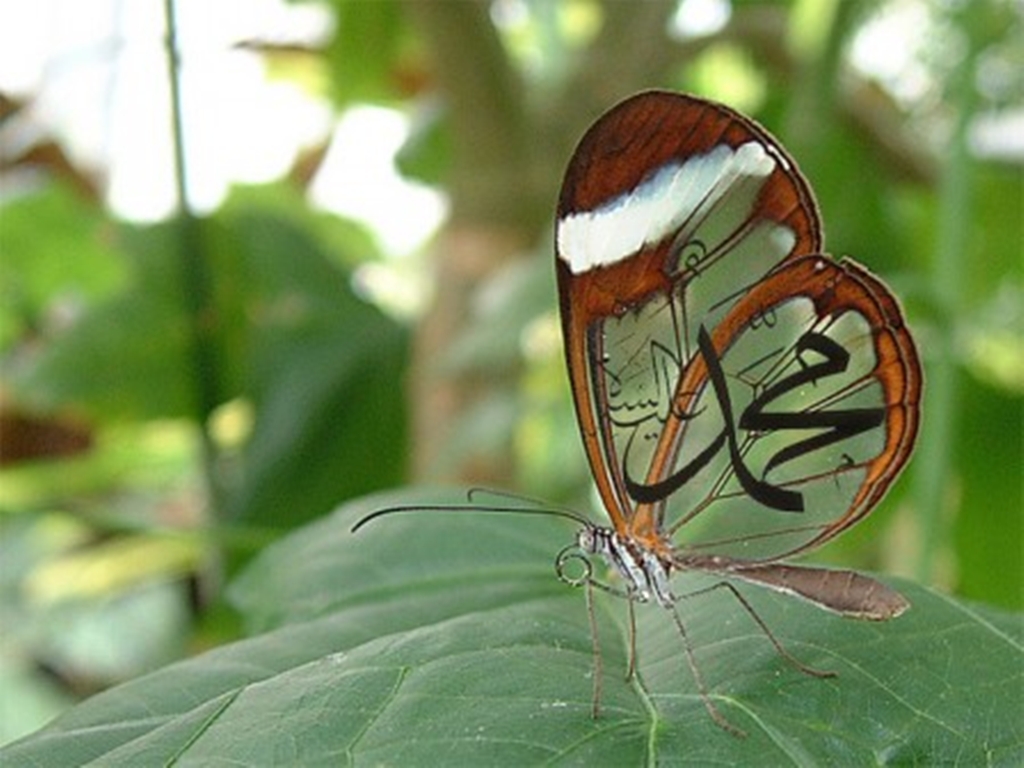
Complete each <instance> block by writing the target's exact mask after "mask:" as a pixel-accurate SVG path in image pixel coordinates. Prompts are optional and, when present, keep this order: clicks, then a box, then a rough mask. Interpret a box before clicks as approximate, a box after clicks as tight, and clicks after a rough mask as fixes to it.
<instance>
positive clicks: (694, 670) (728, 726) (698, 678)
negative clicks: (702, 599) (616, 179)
mask: <svg viewBox="0 0 1024 768" xmlns="http://www.w3.org/2000/svg"><path fill="white" fill-rule="evenodd" d="M689 596H690V595H686V597H689ZM668 610H669V612H670V613H671V614H672V620H673V621H674V622H675V623H676V628H677V629H678V630H679V636H680V637H681V638H682V639H683V650H684V651H686V663H687V664H688V665H689V667H690V673H691V674H692V675H693V680H694V682H695V683H696V684H697V692H698V693H699V694H700V698H701V701H703V702H704V708H705V709H706V710H707V711H708V714H709V715H711V719H712V720H714V721H715V724H716V725H718V726H719V727H720V728H722V729H723V730H726V731H728V732H729V733H731V734H732V735H733V736H740V737H745V736H746V735H747V733H746V731H744V730H743V729H741V728H738V727H736V726H735V725H733V724H732V723H730V722H729V721H728V720H727V719H726V718H725V715H723V714H722V713H721V712H720V711H719V709H718V707H716V706H715V702H713V701H712V700H711V696H710V695H708V688H707V685H706V684H705V683H704V675H703V674H701V671H700V667H699V666H697V659H696V657H695V656H694V654H693V646H691V645H690V636H689V635H688V634H687V633H686V625H685V624H683V619H682V617H681V616H680V615H679V611H678V610H676V608H675V606H672V607H670V608H669V609H668Z"/></svg>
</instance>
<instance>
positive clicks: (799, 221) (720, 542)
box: [555, 91, 922, 733]
mask: <svg viewBox="0 0 1024 768" xmlns="http://www.w3.org/2000/svg"><path fill="white" fill-rule="evenodd" d="M555 240H556V258H555V268H556V273H557V280H558V294H559V305H560V310H561V322H562V332H563V338H564V347H565V357H566V362H567V365H568V370H569V377H570V381H571V385H572V393H573V398H574V402H575V407H576V415H577V419H578V422H579V427H580V432H581V434H582V438H583V443H584V446H585V449H586V454H587V458H588V460H589V464H590V468H591V471H592V473H593V478H594V481H595V482H596V485H597V490H598V493H599V495H600V498H601V501H602V502H603V505H604V508H605V511H606V512H607V514H608V517H609V519H610V522H611V525H610V526H597V525H594V524H591V523H588V524H585V525H584V526H583V527H582V528H581V530H580V531H579V533H578V535H577V538H576V542H575V544H574V545H572V546H571V547H569V548H567V549H566V550H563V552H562V553H561V554H560V555H559V558H558V561H557V567H558V571H559V574H560V575H561V576H562V577H563V579H564V580H566V581H569V582H570V583H573V584H577V585H585V586H587V587H588V596H589V595H590V593H591V592H592V591H593V589H592V588H593V587H599V588H601V589H605V590H607V591H612V592H617V593H619V594H622V595H624V596H625V597H626V598H628V604H629V606H630V626H631V631H632V633H633V635H631V649H632V648H634V647H635V646H634V645H633V637H634V636H635V622H634V620H633V613H632V607H633V603H634V602H655V603H657V604H660V605H661V606H663V607H664V608H666V609H668V610H669V611H670V612H671V615H672V616H673V619H674V621H675V623H676V625H677V627H678V629H679V632H680V633H681V634H682V636H683V640H684V647H685V650H686V656H687V661H688V664H689V667H690V669H691V671H692V673H693V676H694V678H695V679H696V681H697V684H698V687H699V688H700V693H701V696H702V698H703V700H704V703H705V706H706V708H707V710H708V712H709V713H710V714H711V716H712V718H713V719H714V720H715V722H717V723H718V724H719V725H721V726H723V727H724V728H726V729H727V730H730V731H732V732H735V733H740V731H739V729H738V728H736V727H735V726H733V725H732V724H731V723H729V722H728V721H727V720H726V719H725V717H724V716H723V715H722V714H721V713H720V712H719V711H718V709H717V708H716V707H715V705H714V703H713V702H712V700H711V698H710V697H709V696H708V694H707V690H706V688H705V685H704V683H703V680H702V679H701V676H700V671H699V668H698V666H697V664H696V661H695V659H694V656H693V651H692V649H691V648H690V645H689V642H688V640H687V637H686V629H685V626H684V624H683V623H682V620H681V618H680V616H679V613H678V611H677V609H676V605H677V603H678V601H679V599H680V598H679V596H677V595H676V594H675V593H674V592H673V589H672V585H671V583H670V580H671V578H672V576H673V575H674V574H675V573H677V572H682V571H697V572H702V573H705V574H712V575H715V576H721V577H723V578H722V580H721V581H720V582H718V584H717V585H716V586H715V587H712V588H718V587H721V588H723V589H728V590H729V591H731V592H732V593H733V595H734V596H735V597H736V598H737V599H738V600H739V601H740V603H741V604H742V605H743V607H744V608H745V609H746V610H747V611H748V612H749V613H750V614H751V616H752V617H753V618H754V619H755V620H756V621H757V622H758V624H759V625H760V626H761V628H762V630H763V631H764V632H765V634H766V635H767V636H768V638H769V639H771V641H772V642H773V644H774V645H775V646H776V648H777V649H778V650H779V652H780V653H782V654H783V655H784V656H785V657H786V658H787V659H788V660H789V661H791V662H792V663H793V664H794V665H796V666H797V667H798V668H800V669H801V670H802V671H804V672H807V673H808V674H812V675H817V676H828V675H830V674H831V673H828V672H821V671H819V670H814V669H812V668H810V667H806V666H805V665H803V664H801V663H800V662H799V661H797V660H796V659H795V658H793V657H792V656H790V655H789V654H788V653H787V652H786V651H785V650H784V649H783V648H782V646H781V645H780V644H779V643H778V641H776V639H775V638H774V636H773V635H772V634H771V632H770V630H769V629H768V627H767V626H765V625H764V623H763V622H762V621H761V619H760V617H758V616H757V614H756V613H755V612H754V611H753V609H752V607H751V606H750V604H749V603H748V602H747V601H746V600H745V599H744V598H743V596H742V595H741V593H740V592H739V591H738V590H737V588H736V587H735V586H734V582H736V581H739V582H749V583H754V584H757V585H760V586H763V587H768V588H770V589H773V590H776V591H778V592H783V593H788V594H793V595H797V596H799V597H801V598H804V599H805V600H808V601H810V602H811V603H813V604H815V605H817V606H820V607H822V608H825V609H828V610H830V611H833V612H835V613H839V614H842V615H844V616H852V617H858V618H864V619H873V620H884V619H889V618H893V617H896V616H899V615H900V614H901V613H903V612H904V611H905V610H906V609H907V608H908V607H909V603H908V602H907V601H906V599H905V598H903V596H902V595H900V594H899V593H898V592H896V591H895V590H893V589H891V588H889V587H887V586H885V585H884V584H882V583H881V582H879V581H876V580H874V579H871V578H869V577H867V576H864V575H862V574H858V573H855V572H853V571H845V570H829V569H824V568H816V567H810V566H804V565H790V564H786V563H784V562H781V561H782V560H784V559H785V558H788V557H791V556H794V555H798V554H801V553H803V552H806V551H808V550H810V549H813V548H815V547H817V546H819V545H821V544H823V543H825V542H826V541H828V540H830V539H832V538H833V537H834V536H836V535H838V534H839V533H841V532H842V531H844V530H845V529H847V528H848V527H850V526H851V525H853V524H854V523H856V522H857V521H858V520H860V519H861V518H863V517H864V516H865V515H867V514H868V513H869V512H870V511H871V510H872V508H873V507H874V506H875V505H876V504H877V503H878V502H879V500H880V499H881V498H882V496H883V495H884V494H885V492H886V490H887V489H888V488H889V486H890V485H891V484H892V482H893V481H894V480H895V479H896V477H897V476H898V475H899V473H900V471H901V469H902V468H903V466H904V465H905V463H906V462H907V460H908V458H909V456H910V454H911V451H912V449H913V445H914V441H915V439H916V436H917V432H918V424H919V421H920V413H919V404H920V398H921V390H922V374H921V367H920V362H919V357H918V353H917V350H916V348H915V345H914V341H913V339H912V337H911V335H910V333H909V331H908V329H907V327H906V324H905V322H904V318H903V315H902V312H901V310H900V306H899V303H898V302H897V300H896V298H895V297H894V296H893V295H892V293H891V292H890V291H889V289H888V288H887V287H886V286H885V284H884V283H882V282H881V281H880V280H879V279H878V278H877V277H875V276H874V275H872V274H871V273H870V272H869V271H868V270H867V269H865V268H864V267H862V266H860V265H859V264H857V263H855V262H854V261H852V260H851V259H847V258H844V259H840V260H835V259H833V258H832V257H830V256H828V255H826V254H825V253H824V244H823V235H822V225H821V221H820V217H819V213H818V206H817V203H816V202H815V199H814V194H813V192H812V191H811V188H810V185H809V184H808V182H807V180H806V179H805V178H804V177H803V175H802V174H801V172H800V171H799V169H798V168H797V165H796V163H795V162H794V160H793V159H792V158H791V157H790V156H789V154H788V153H787V152H786V150H785V149H783V148H782V146H781V145H780V144H779V143H778V142H777V141H776V140H775V139H774V138H773V137H772V136H771V135H770V134H769V133H768V132H767V131H766V130H765V129H764V128H762V127H761V126H759V125H758V124H757V123H755V122H754V121H753V120H751V119H749V118H747V117H745V116H743V115H741V114H739V113H738V112H735V111H733V110H731V109H729V108H728V107H725V106H723V105H721V104H716V103H713V102H711V101H706V100H704V99H699V98H695V97H693V96H688V95H683V94H679V93H673V92H667V91H647V92H643V93H640V94H637V95H635V96H632V97H630V98H628V99H626V100H625V101H623V102H621V103H620V104H618V105H617V106H615V107H613V108H612V109H610V110H609V111H608V112H606V113H605V114H604V115H603V116H601V117H600V118H599V119H598V120H597V121H596V122H595V123H594V124H593V125H592V126H591V127H590V129H589V130H587V132H586V133H585V134H584V136H583V138H582V139H581V141H580V142H579V145H578V146H577V147H576V150H575V152H574V154H573V155H572V158H571V160H570V161H569V164H568V168H567V170H566V172H565V177H564V181H563V185H562V188H561V193H560V196H559V200H558V209H557V219H556V235H555ZM591 557H597V558H599V559H602V560H604V562H605V563H606V565H607V566H608V569H609V570H610V571H611V572H613V573H615V574H617V575H618V577H619V581H620V582H621V586H610V585H607V584H604V583H601V582H598V581H597V580H596V578H595V577H594V575H593V574H594V570H593V568H592V566H591V564H590V560H589V558H591ZM574 561H577V562H575V565H577V566H579V565H581V564H582V569H583V570H582V572H577V573H576V574H575V575H573V574H572V573H570V570H571V569H570V564H571V563H574ZM726 579H728V580H726ZM588 604H589V600H588ZM590 612H591V629H592V632H594V633H595V634H594V636H595V648H596V628H595V627H594V621H593V609H592V608H591V609H590ZM595 659H596V662H597V663H599V656H595ZM634 665H635V651H631V658H630V673H632V670H633V669H634ZM599 679H600V676H599V675H595V686H599V685H600V683H599ZM599 696H600V692H599V687H596V688H595V697H594V700H595V713H596V707H597V702H598V700H599Z"/></svg>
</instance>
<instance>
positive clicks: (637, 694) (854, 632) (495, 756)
mask: <svg viewBox="0 0 1024 768" xmlns="http://www.w3.org/2000/svg"><path fill="white" fill-rule="evenodd" d="M462 500H464V496H463V495H462V494H460V493H457V492H443V493H442V492H434V493H431V492H427V491H424V490H421V489H418V490H412V491H409V492H407V493H403V494H392V495H381V496H378V497H375V498H369V499H363V500H360V501H358V502H355V503H352V504H349V505H347V506H345V507H344V508H342V509H340V510H339V511H338V512H337V513H336V514H335V515H333V516H332V517H330V518H327V519H324V520H321V521H319V522H317V523H315V524H313V525H310V526H308V527H307V528H305V529H303V530H301V531H299V532H297V533H295V534H294V535H292V536H290V537H289V538H288V539H285V540H283V541H281V542H279V543H278V544H276V545H275V546H273V547H271V548H270V549H269V550H268V551H267V552H266V553H265V554H264V556H262V557H261V558H259V559H258V560H257V561H256V562H255V563H254V564H253V565H252V566H251V567H250V569H249V570H248V571H247V572H246V573H245V574H244V576H243V577H242V578H241V579H240V580H239V581H238V582H237V583H236V584H235V587H234V595H235V599H236V601H237V603H238V604H239V605H240V606H241V607H242V608H243V610H244V611H245V612H246V614H247V615H248V616H249V618H250V620H251V622H252V624H253V626H254V627H257V628H259V631H260V632H261V634H258V635H256V636H255V637H253V638H251V639H249V640H246V641H243V642H239V643H235V644H233V645H229V646H225V647H222V648H219V649H217V650H215V651H211V652H209V653H206V654H204V655H202V656H199V657H197V658H195V659H192V660H189V661H186V662H182V663H179V664H176V665H174V666H172V667H169V668H167V669H164V670H162V671H159V672H156V673H154V674H152V675H149V676H148V677H144V678H141V679H139V680H136V681H134V682H132V683H129V684H127V685H124V686H121V687H119V688H116V689H113V690H111V691H108V692H106V693H104V694H101V695H99V696H96V697H94V698H93V699H91V700H89V701H87V702H85V703H83V704H82V705H80V706H79V707H77V708H76V709H74V710H72V711H71V712H70V713H68V714H67V715H65V716H64V717H62V718H60V719H59V720H57V721H56V722H55V723H53V724H52V725H51V726H50V727H48V728H47V729H44V730H43V731H40V732H38V733H36V734H34V735H32V736H30V737H28V738H26V739H24V740H22V741H21V742H18V743H16V744H14V745H12V746H10V747H9V748H8V749H6V750H5V751H3V752H0V760H2V762H3V764H4V766H5V767H6V768H11V767H12V766H21V765H33V766H45V765H67V764H71V763H74V764H82V763H83V762H85V761H87V760H95V761H96V763H97V764H118V765H165V764H169V763H171V762H174V763H175V764H179V763H181V764H196V765H209V764H214V763H216V762H217V761H226V760H229V759H230V760H231V761H232V762H234V763H237V764H253V765H255V764H259V765H283V764H287V765H304V766H311V765H343V764H354V763H372V764H382V765H427V764H430V765H532V764H538V763H545V764H550V763H555V764H574V765H584V764H593V765H637V764H655V763H658V764H666V763H668V764H671V763H686V764H710V763H717V764H739V765H754V764H757V765H789V764H799V765H811V764H832V765H866V764H879V763H885V764H889V763H900V764H944V763H958V764H961V765H973V764H989V765H1017V764H1020V762H1021V760H1022V759H1024V725H1022V724H1024V718H1022V717H1021V714H1022V711H1021V707H1022V690H1024V688H1022V686H1021V669H1022V664H1021V662H1022V653H1021V635H1022V632H1021V629H1022V628H1021V621H1020V617H1019V616H1017V615H1013V614H1007V613H1002V612H999V611H995V610H992V609H987V608H981V607H978V606H972V605H967V604H962V603H958V602H956V601H954V600H952V599H951V598H948V597H945V596H942V595H939V594H936V593H933V592H931V591H929V590H927V589H924V588H922V587H919V586H916V585H914V584H912V583H901V585H900V588H901V589H902V590H904V592H905V593H906V595H907V596H908V597H909V598H910V600H911V601H912V602H913V604H914V607H913V609H912V610H911V611H910V612H908V613H907V614H906V615H905V616H903V617H900V618H899V619H897V620H895V621H891V622H887V623H882V624H872V623H864V622H856V621H852V620H847V619H842V618H838V617H834V616H831V615H828V614H825V613H823V612H821V611H818V610H816V609H815V608H813V607H811V606H809V605H806V604H803V603H800V602H799V601H796V600H791V599H786V598H783V597H780V596H776V595H773V594H768V593H765V592H759V591H757V590H744V594H745V595H746V596H747V598H748V599H749V600H750V602H751V605H752V606H753V607H754V608H755V609H756V610H757V612H758V614H759V615H760V616H761V617H762V618H763V619H764V620H765V621H766V622H767V623H768V625H769V626H771V628H772V631H773V632H774V633H775V634H776V636H777V637H778V639H779V640H780V641H781V642H782V643H783V644H784V645H785V646H786V648H788V649H789V650H790V651H791V652H793V653H794V654H796V655H797V656H798V657H799V658H800V659H801V660H802V661H804V662H805V663H808V664H811V665H814V666H817V667H822V668H826V669H831V670H834V671H836V672H838V673H839V676H838V677H837V678H833V679H828V680H819V679H813V678H810V677H807V676H806V675H803V674H801V673H800V672H798V671H796V670H795V669H793V668H792V667H790V666H789V665H787V664H786V662H785V661H784V660H783V659H782V658H781V657H780V656H779V655H778V654H777V653H776V652H775V651H774V650H773V649H772V647H771V645H770V643H769V642H768V641H767V640H766V639H765V637H764V636H763V634H762V633H761V632H760V631H759V630H758V629H757V627H756V625H754V624H753V622H752V621H751V620H750V619H749V617H748V616H746V614H745V612H744V611H743V609H742V608H741V607H740V606H739V604H738V603H737V601H735V600H733V599H731V598H730V597H729V595H728V594H727V592H726V591H725V590H717V591H715V592H713V593H711V594H709V595H704V596H701V597H694V598H692V599H686V600H683V601H682V603H681V605H680V611H681V613H682V615H683V617H684V620H685V621H686V624H687V627H688V628H689V632H690V636H691V641H692V643H693V646H694V648H695V649H696V654H697V659H698V663H699V664H700V666H701V669H702V671H703V674H704V677H705V679H706V681H707V683H708V687H709V689H710V691H711V695H712V696H713V698H714V699H715V701H716V702H717V704H718V706H719V707H720V708H721V710H722V711H723V713H724V714H725V715H726V716H727V717H728V718H730V720H731V721H732V722H734V723H735V724H736V725H738V726H740V727H742V728H743V729H745V730H746V731H747V732H748V734H749V736H748V737H747V738H745V739H740V738H737V737H735V736H732V735H730V734H728V733H726V732H724V731H723V730H721V729H720V728H718V727H717V726H716V725H714V723H713V722H712V721H711V719H710V718H709V717H708V716H707V714H706V712H705V711H704V706H703V704H702V702H701V700H700V697H699V696H698V695H697V694H696V692H695V688H694V683H693V681H692V679H691V678H690V676H689V674H688V673H687V671H686V665H685V660H684V655H683V651H682V646H681V640H680V637H679V635H678V633H677V632H676V630H675V628H674V626H673V625H672V623H671V622H670V621H669V620H668V617H667V616H666V615H665V612H664V611H663V610H661V609H659V608H655V607H649V608H648V607H641V609H640V610H639V611H638V629H639V648H638V651H639V655H640V668H639V675H638V676H637V677H636V678H635V679H634V680H633V681H631V682H628V683H627V682H626V681H625V680H624V672H625V669H626V657H627V651H626V648H627V643H626V639H625V638H626V634H625V632H624V630H623V619H622V617H623V614H624V613H625V610H624V606H623V603H622V601H621V600H617V599H614V598H612V597H610V596H608V599H600V600H598V602H597V619H598V623H599V628H600V636H601V648H602V658H603V661H604V667H605V674H604V677H603V682H604V691H603V697H602V714H601V717H600V718H599V719H597V720H593V719H591V717H590V706H591V680H592V678H591V641H590V635H589V629H588V623H587V616H586V610H585V607H584V601H583V597H582V595H581V594H580V593H579V591H577V590H573V589H571V588H569V587H567V586H565V585H562V584H560V583H559V582H558V580H557V579H556V578H555V576H554V575H553V574H552V572H551V561H552V558H553V556H554V554H555V553H556V552H557V551H558V550H559V549H560V548H561V547H562V546H563V544H564V543H568V542H571V541H572V529H571V527H570V526H568V525H567V524H566V523H565V521H564V520H560V519H554V518H547V519H546V518H542V517H537V516H532V515H531V516H526V515H514V514H509V515H488V514H484V513H471V514H454V513H452V514H445V513H436V512H423V513H420V514H405V515H402V514H396V515H394V516H393V517H390V518H385V519H383V520H379V521H375V522H373V523H372V524H370V525H369V526H367V527H366V528H365V529H363V530H361V531H360V532H359V533H358V534H357V535H352V534H351V533H350V528H351V525H352V524H353V522H354V521H355V520H357V519H358V518H359V517H361V516H362V515H364V514H366V513H367V512H370V511H372V510H375V509H378V508H380V507H382V506H387V505H392V504H399V503H410V502H416V503H428V502H434V503H437V502H442V503H459V502H460V501H462ZM698 585H699V584H698V580H695V579H691V578H690V576H689V575H688V574H683V575H681V576H679V577H677V580H676V588H677V591H678V592H679V593H680V594H683V593H684V592H686V591H688V590H689V589H690V588H691V587H696V586H698Z"/></svg>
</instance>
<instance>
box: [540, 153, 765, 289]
mask: <svg viewBox="0 0 1024 768" xmlns="http://www.w3.org/2000/svg"><path fill="white" fill-rule="evenodd" d="M778 162H779V158H778V157H776V156H775V155H774V154H770V153H769V152H768V150H767V149H766V148H765V146H764V145H763V144H760V143H758V142H755V141H748V142H747V143H746V144H742V145H741V146H739V147H737V148H736V149H733V148H732V147H729V146H727V145H725V144H719V145H718V146H716V147H715V148H714V149H712V150H711V151H710V152H707V153H706V154H703V155H695V156H693V157H689V158H687V160H686V162H684V163H670V164H668V165H665V166H663V167H662V168H660V169H659V170H658V171H657V173H655V174H654V175H653V176H651V177H650V178H648V179H646V180H645V181H643V182H641V183H640V184H639V185H637V186H636V187H635V188H633V189H632V190H631V191H629V192H626V193H624V194H622V195H619V196H618V197H616V198H613V199H611V200H609V201H608V202H606V203H604V204H603V205H600V206H599V207H597V208H595V209H593V210H591V211H580V212H578V213H572V214H569V215H568V216H565V217H564V218H562V219H560V220H559V222H558V234H557V244H558V257H559V258H560V259H562V260H563V261H564V262H566V263H567V264H568V265H569V269H570V270H571V271H572V272H573V274H577V275H578V274H580V273H582V272H587V271H589V270H591V269H593V268H594V267H604V266H609V265H611V264H615V263H616V262H619V261H621V260H622V259H625V258H627V257H628V256H632V255H633V254H635V253H637V252H638V251H640V250H641V249H642V248H643V247H644V246H645V245H649V244H651V243H657V242H660V241H661V240H663V239H664V238H665V237H666V236H667V235H668V234H670V233H671V232H674V231H675V230H677V229H678V228H679V227H680V226H682V225H683V224H684V223H685V222H687V221H688V220H690V219H691V218H692V217H693V216H694V215H695V214H703V213H705V212H707V211H708V210H709V209H711V208H712V207H713V206H714V205H715V204H716V203H717V202H718V201H719V200H720V199H721V198H722V197H723V196H725V195H727V194H729V191H730V189H732V188H733V187H734V186H735V185H736V184H737V183H740V182H742V181H743V180H747V179H756V178H762V179H766V178H767V177H768V176H770V175H771V173H772V171H774V170H775V167H776V165H777V164H778ZM701 218H703V215H702V216H701Z"/></svg>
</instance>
